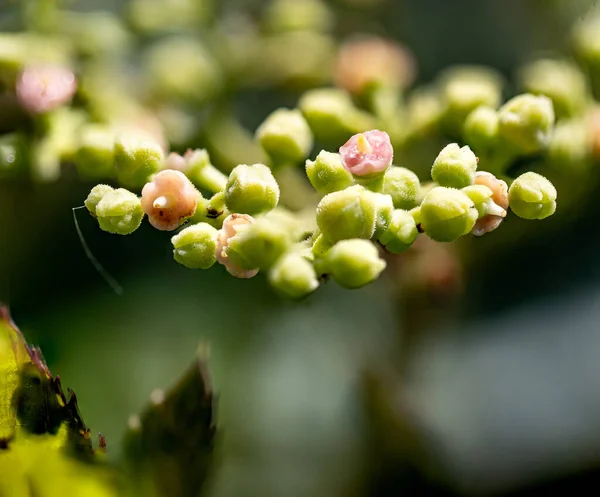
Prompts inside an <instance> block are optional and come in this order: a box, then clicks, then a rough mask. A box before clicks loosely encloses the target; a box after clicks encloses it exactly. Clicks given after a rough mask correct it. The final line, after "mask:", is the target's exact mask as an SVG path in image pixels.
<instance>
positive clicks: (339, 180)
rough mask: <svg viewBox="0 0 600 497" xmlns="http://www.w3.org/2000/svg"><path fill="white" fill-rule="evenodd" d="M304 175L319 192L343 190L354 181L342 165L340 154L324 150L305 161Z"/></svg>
mask: <svg viewBox="0 0 600 497" xmlns="http://www.w3.org/2000/svg"><path fill="white" fill-rule="evenodd" d="M306 175H307V176H308V179H309V181H310V183H311V185H312V186H313V187H314V189H315V190H317V191H318V192H319V193H331V192H335V191H339V190H343V189H344V188H347V187H349V186H351V185H352V184H353V183H354V180H353V179H352V174H351V173H350V172H349V171H347V170H346V168H344V166H343V165H342V156H341V155H340V154H334V153H332V152H326V151H325V150H321V152H319V155H317V158H316V159H315V160H314V161H311V160H307V161H306Z"/></svg>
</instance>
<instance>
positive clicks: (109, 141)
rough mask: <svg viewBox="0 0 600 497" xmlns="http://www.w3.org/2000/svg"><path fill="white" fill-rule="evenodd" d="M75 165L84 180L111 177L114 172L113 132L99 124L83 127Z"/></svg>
mask: <svg viewBox="0 0 600 497" xmlns="http://www.w3.org/2000/svg"><path fill="white" fill-rule="evenodd" d="M75 165H76V167H77V171H78V172H79V174H80V175H81V176H82V177H83V178H85V179H87V178H110V177H112V176H113V175H114V171H115V135H114V132H113V131H112V130H111V129H110V128H109V127H108V126H103V125H101V124H87V125H85V126H84V127H83V128H82V130H81V133H80V136H79V148H78V149H77V152H76V153H75Z"/></svg>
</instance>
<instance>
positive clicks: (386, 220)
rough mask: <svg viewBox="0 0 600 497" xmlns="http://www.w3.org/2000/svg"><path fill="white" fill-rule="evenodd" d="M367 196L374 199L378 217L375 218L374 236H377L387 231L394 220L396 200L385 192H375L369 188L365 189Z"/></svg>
mask: <svg viewBox="0 0 600 497" xmlns="http://www.w3.org/2000/svg"><path fill="white" fill-rule="evenodd" d="M365 195H366V196H367V197H371V198H372V199H373V204H374V205H375V210H376V213H377V218H376V220H375V232H374V233H373V236H374V237H375V238H377V237H378V236H379V235H380V234H381V233H383V232H384V231H386V230H387V229H388V227H389V225H390V223H391V221H392V214H393V213H394V202H393V201H392V197H391V196H389V195H386V194H384V193H375V192H372V191H369V190H366V191H365Z"/></svg>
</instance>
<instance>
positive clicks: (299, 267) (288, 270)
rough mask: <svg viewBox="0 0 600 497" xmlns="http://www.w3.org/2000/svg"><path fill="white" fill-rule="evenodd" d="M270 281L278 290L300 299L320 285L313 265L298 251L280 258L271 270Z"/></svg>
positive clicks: (287, 295)
mask: <svg viewBox="0 0 600 497" xmlns="http://www.w3.org/2000/svg"><path fill="white" fill-rule="evenodd" d="M268 278H269V283H270V284H271V286H273V288H275V289H276V290H277V291H279V292H280V293H282V294H283V295H285V296H286V297H289V298H292V299H300V298H302V297H305V296H306V295H308V294H309V293H312V292H314V291H315V290H316V289H317V288H318V287H319V280H318V279H317V273H316V272H315V268H314V267H313V265H312V264H311V263H310V262H309V261H308V260H307V259H306V258H305V257H303V256H302V255H300V254H298V253H294V252H292V253H289V254H286V255H284V256H283V257H281V258H279V259H278V260H277V262H276V263H275V265H274V266H273V267H272V268H271V269H270V270H269V276H268Z"/></svg>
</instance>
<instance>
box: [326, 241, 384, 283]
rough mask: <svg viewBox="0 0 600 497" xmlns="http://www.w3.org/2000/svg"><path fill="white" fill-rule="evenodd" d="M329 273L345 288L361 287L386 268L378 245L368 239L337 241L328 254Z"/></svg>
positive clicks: (374, 278) (373, 279)
mask: <svg viewBox="0 0 600 497" xmlns="http://www.w3.org/2000/svg"><path fill="white" fill-rule="evenodd" d="M326 264H327V269H328V272H329V274H330V275H331V276H332V277H333V279H334V280H335V281H336V282H337V283H338V285H340V286H342V287H345V288H360V287H361V286H365V285H367V284H369V283H371V282H372V281H375V280H376V279H377V278H378V276H379V275H380V274H381V272H382V271H383V270H384V269H385V266H386V264H385V261H384V260H383V259H381V258H380V257H379V253H378V251H377V247H375V245H373V243H371V242H370V241H368V240H361V239H353V240H342V241H339V242H337V243H336V244H335V245H334V246H333V248H332V249H331V250H330V251H329V252H328V254H327V260H326Z"/></svg>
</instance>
